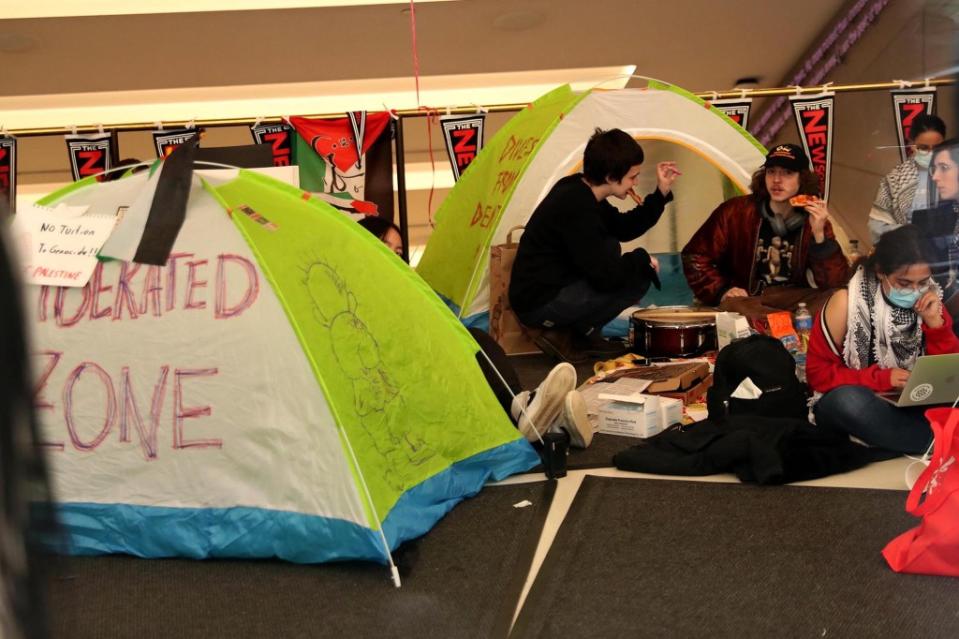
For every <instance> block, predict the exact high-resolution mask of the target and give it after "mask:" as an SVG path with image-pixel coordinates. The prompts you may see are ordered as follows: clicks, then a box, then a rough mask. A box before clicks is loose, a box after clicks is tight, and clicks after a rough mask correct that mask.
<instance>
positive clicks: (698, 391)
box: [657, 373, 713, 405]
mask: <svg viewBox="0 0 959 639" xmlns="http://www.w3.org/2000/svg"><path fill="white" fill-rule="evenodd" d="M712 385H713V374H712V373H710V374H709V375H707V376H706V377H705V378H704V379H703V380H702V381H700V382H699V383H698V384H696V385H695V386H693V387H692V388H690V389H688V390H677V391H666V392H663V393H657V394H658V395H659V396H660V397H671V398H673V399H678V400H679V401H681V402H682V403H683V404H687V405H688V404H692V403H693V402H695V401H696V400H697V399H699V398H700V397H702V396H703V395H705V394H706V391H708V390H709V387H710V386H712Z"/></svg>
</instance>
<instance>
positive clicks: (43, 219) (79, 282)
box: [11, 204, 115, 286]
mask: <svg viewBox="0 0 959 639" xmlns="http://www.w3.org/2000/svg"><path fill="white" fill-rule="evenodd" d="M86 209H87V207H85V206H82V207H76V206H73V207H71V206H65V205H62V204H61V205H59V206H57V207H56V208H47V207H43V206H37V205H31V206H26V207H22V208H21V210H19V211H18V212H17V214H16V215H15V216H14V218H13V227H12V229H11V230H12V233H13V239H14V243H15V245H16V246H17V250H18V253H19V255H20V263H21V265H22V268H23V274H24V279H25V280H26V281H27V283H29V284H39V285H44V284H46V285H49V286H85V285H86V283H87V281H88V280H89V279H90V275H91V274H92V273H93V269H94V268H95V267H96V265H97V252H98V251H99V250H100V247H102V246H103V243H104V242H105V241H106V240H107V238H108V237H110V232H111V231H112V230H113V226H114V223H115V218H114V217H112V216H107V215H83V212H84V211H86Z"/></svg>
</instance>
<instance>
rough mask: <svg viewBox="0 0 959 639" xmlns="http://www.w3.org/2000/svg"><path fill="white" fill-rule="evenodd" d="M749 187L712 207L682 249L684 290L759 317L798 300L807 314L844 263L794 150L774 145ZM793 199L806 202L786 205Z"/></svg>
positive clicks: (844, 269)
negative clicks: (800, 197)
mask: <svg viewBox="0 0 959 639" xmlns="http://www.w3.org/2000/svg"><path fill="white" fill-rule="evenodd" d="M750 188H751V190H752V194H750V195H744V196H741V197H735V198H732V199H730V200H727V201H725V202H723V203H722V204H721V205H719V207H718V208H717V209H716V210H715V211H713V212H712V214H711V215H710V216H709V219H707V220H706V222H705V223H704V224H703V225H702V226H701V227H700V228H699V230H698V231H696V233H695V234H694V235H693V237H692V239H690V240H689V242H688V243H687V244H686V246H685V247H684V248H683V251H682V259H683V271H684V273H685V275H686V280H687V281H688V282H689V287H690V288H691V289H692V291H693V294H694V295H695V296H696V299H697V300H698V301H699V302H701V303H703V304H708V305H711V306H719V307H720V308H722V309H723V310H733V311H739V312H742V313H744V314H748V315H754V314H760V315H761V314H766V313H770V312H774V311H777V310H793V309H794V308H795V307H796V305H797V304H798V303H799V302H806V303H807V305H808V306H809V307H810V310H811V311H812V312H813V313H815V311H816V310H818V307H819V306H821V304H822V302H824V301H825V300H826V299H828V294H827V292H828V291H829V290H830V289H834V288H838V287H841V286H844V285H845V284H846V281H847V279H848V270H849V263H848V261H847V260H846V256H845V255H843V252H842V249H841V248H840V247H839V244H838V242H836V238H835V234H834V233H833V230H832V225H831V224H830V222H829V209H828V208H827V206H826V203H825V202H824V201H822V200H820V199H818V197H816V196H817V194H818V191H819V180H818V178H817V176H816V174H815V173H813V172H812V171H811V170H810V169H809V160H808V158H807V157H806V154H805V153H804V152H803V150H802V148H801V147H799V146H797V145H795V144H780V145H778V146H776V147H775V148H774V149H773V150H772V151H770V152H769V154H768V155H767V156H766V162H765V163H764V164H763V166H762V167H760V168H759V170H758V171H756V173H754V174H753V180H752V184H751V187H750ZM800 194H802V195H809V196H814V197H813V198H812V199H811V200H810V201H809V202H808V203H806V204H805V205H803V206H793V205H792V204H790V198H793V197H794V196H796V195H800ZM785 247H789V248H788V250H786V249H785ZM807 271H809V272H811V274H812V279H813V281H814V282H815V284H816V287H818V288H811V287H810V285H809V281H808V279H807Z"/></svg>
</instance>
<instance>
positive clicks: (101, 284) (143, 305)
mask: <svg viewBox="0 0 959 639" xmlns="http://www.w3.org/2000/svg"><path fill="white" fill-rule="evenodd" d="M195 258H196V256H195V255H194V254H193V253H173V254H171V255H170V258H169V260H167V263H166V265H165V266H162V267H161V266H147V265H143V264H133V263H127V262H123V263H121V264H120V269H119V272H118V274H117V276H116V279H112V278H111V279H110V280H109V281H107V278H106V277H105V275H104V269H103V264H102V263H100V264H97V266H96V268H95V269H94V271H93V275H92V276H91V277H90V281H89V282H88V283H87V285H86V286H84V287H83V288H67V287H49V286H41V287H40V289H39V293H38V299H37V319H38V320H39V321H40V322H46V321H47V320H48V319H49V317H50V315H51V314H52V315H53V319H54V321H55V322H56V325H57V326H59V327H63V328H67V327H70V326H74V325H76V324H77V323H79V322H80V321H82V320H84V319H89V320H99V319H105V318H109V319H111V320H114V321H115V320H120V319H137V318H138V317H141V316H144V315H149V316H153V317H162V316H163V315H164V314H165V313H170V312H172V311H175V310H184V311H203V310H207V309H211V308H212V311H213V317H214V318H215V319H230V318H232V317H237V316H239V315H240V314H242V313H243V311H245V310H246V309H248V308H250V307H251V306H252V305H253V303H254V302H255V301H256V299H257V297H258V296H259V292H260V280H259V275H258V272H257V269H256V267H255V266H254V265H253V263H252V262H250V260H248V259H247V258H245V257H242V256H239V255H232V254H229V253H223V254H220V255H218V256H217V257H216V261H215V264H211V263H210V260H206V259H195ZM228 275H232V278H228ZM211 276H212V277H213V280H212V282H211V281H210V280H209V278H210V277H211ZM237 280H241V281H237ZM211 295H212V300H211V299H210V297H211ZM51 298H52V309H51Z"/></svg>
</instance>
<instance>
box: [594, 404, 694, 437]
mask: <svg viewBox="0 0 959 639" xmlns="http://www.w3.org/2000/svg"><path fill="white" fill-rule="evenodd" d="M682 419H683V404H682V402H680V401H679V400H678V399H672V398H669V397H657V396H656V395H640V396H638V397H637V398H636V399H634V400H632V401H613V402H607V403H606V404H604V405H603V406H602V407H601V408H600V409H599V432H601V433H606V434H609V435H625V436H627V437H640V438H643V439H645V438H647V437H652V436H653V435H657V434H659V433H661V432H662V431H663V430H664V429H666V428H667V427H669V426H671V425H672V424H678V423H680V422H682Z"/></svg>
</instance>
